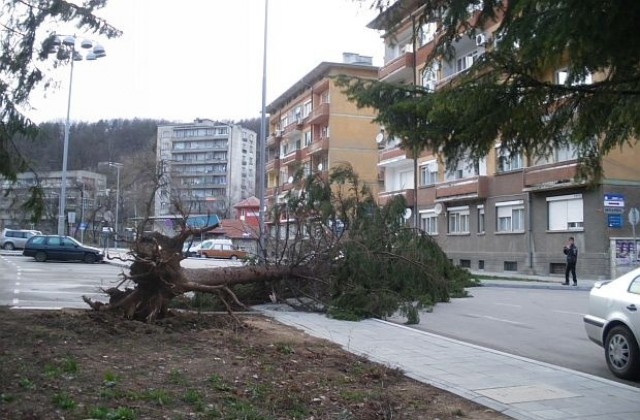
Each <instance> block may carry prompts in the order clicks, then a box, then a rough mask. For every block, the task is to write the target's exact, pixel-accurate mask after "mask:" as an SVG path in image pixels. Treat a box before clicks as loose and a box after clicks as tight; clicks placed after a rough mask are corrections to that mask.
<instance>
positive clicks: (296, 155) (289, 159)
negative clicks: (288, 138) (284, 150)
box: [280, 150, 302, 165]
mask: <svg viewBox="0 0 640 420" xmlns="http://www.w3.org/2000/svg"><path fill="white" fill-rule="evenodd" d="M300 159H302V152H301V151H300V150H296V151H295V152H292V153H289V154H286V155H284V156H282V157H281V158H280V164H281V165H289V164H291V163H293V162H298V161H300Z"/></svg>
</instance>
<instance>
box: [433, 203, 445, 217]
mask: <svg viewBox="0 0 640 420" xmlns="http://www.w3.org/2000/svg"><path fill="white" fill-rule="evenodd" d="M442 210H444V206H443V205H442V203H436V205H435V206H433V212H434V213H435V214H436V216H440V215H441V214H442Z"/></svg>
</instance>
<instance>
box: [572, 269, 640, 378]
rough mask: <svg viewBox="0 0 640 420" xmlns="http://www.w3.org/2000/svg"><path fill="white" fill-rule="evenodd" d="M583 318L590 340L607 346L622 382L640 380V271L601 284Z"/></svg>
mask: <svg viewBox="0 0 640 420" xmlns="http://www.w3.org/2000/svg"><path fill="white" fill-rule="evenodd" d="M583 319H584V327H585V329H586V332H587V336H588V337H589V339H590V340H591V341H593V342H595V343H596V344H598V345H599V346H601V347H604V354H605V359H606V361H607V366H609V370H611V372H612V373H613V374H614V375H616V376H617V377H619V378H622V379H631V380H634V379H640V349H639V347H638V343H640V268H636V269H634V270H632V271H630V272H628V273H626V274H623V275H622V276H620V277H618V278H617V279H615V280H613V281H604V282H597V283H596V284H595V285H594V287H593V288H592V289H591V293H590V294H589V312H588V313H587V315H585V316H584V318H583Z"/></svg>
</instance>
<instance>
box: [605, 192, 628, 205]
mask: <svg viewBox="0 0 640 420" xmlns="http://www.w3.org/2000/svg"><path fill="white" fill-rule="evenodd" d="M604 206H605V207H623V208H624V195H622V194H605V195H604Z"/></svg>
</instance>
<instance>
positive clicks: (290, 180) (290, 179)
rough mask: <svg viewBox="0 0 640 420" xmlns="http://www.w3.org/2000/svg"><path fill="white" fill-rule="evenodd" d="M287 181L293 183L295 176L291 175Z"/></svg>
mask: <svg viewBox="0 0 640 420" xmlns="http://www.w3.org/2000/svg"><path fill="white" fill-rule="evenodd" d="M287 182H288V183H289V184H291V183H292V182H293V177H292V176H290V177H289V179H287Z"/></svg>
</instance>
